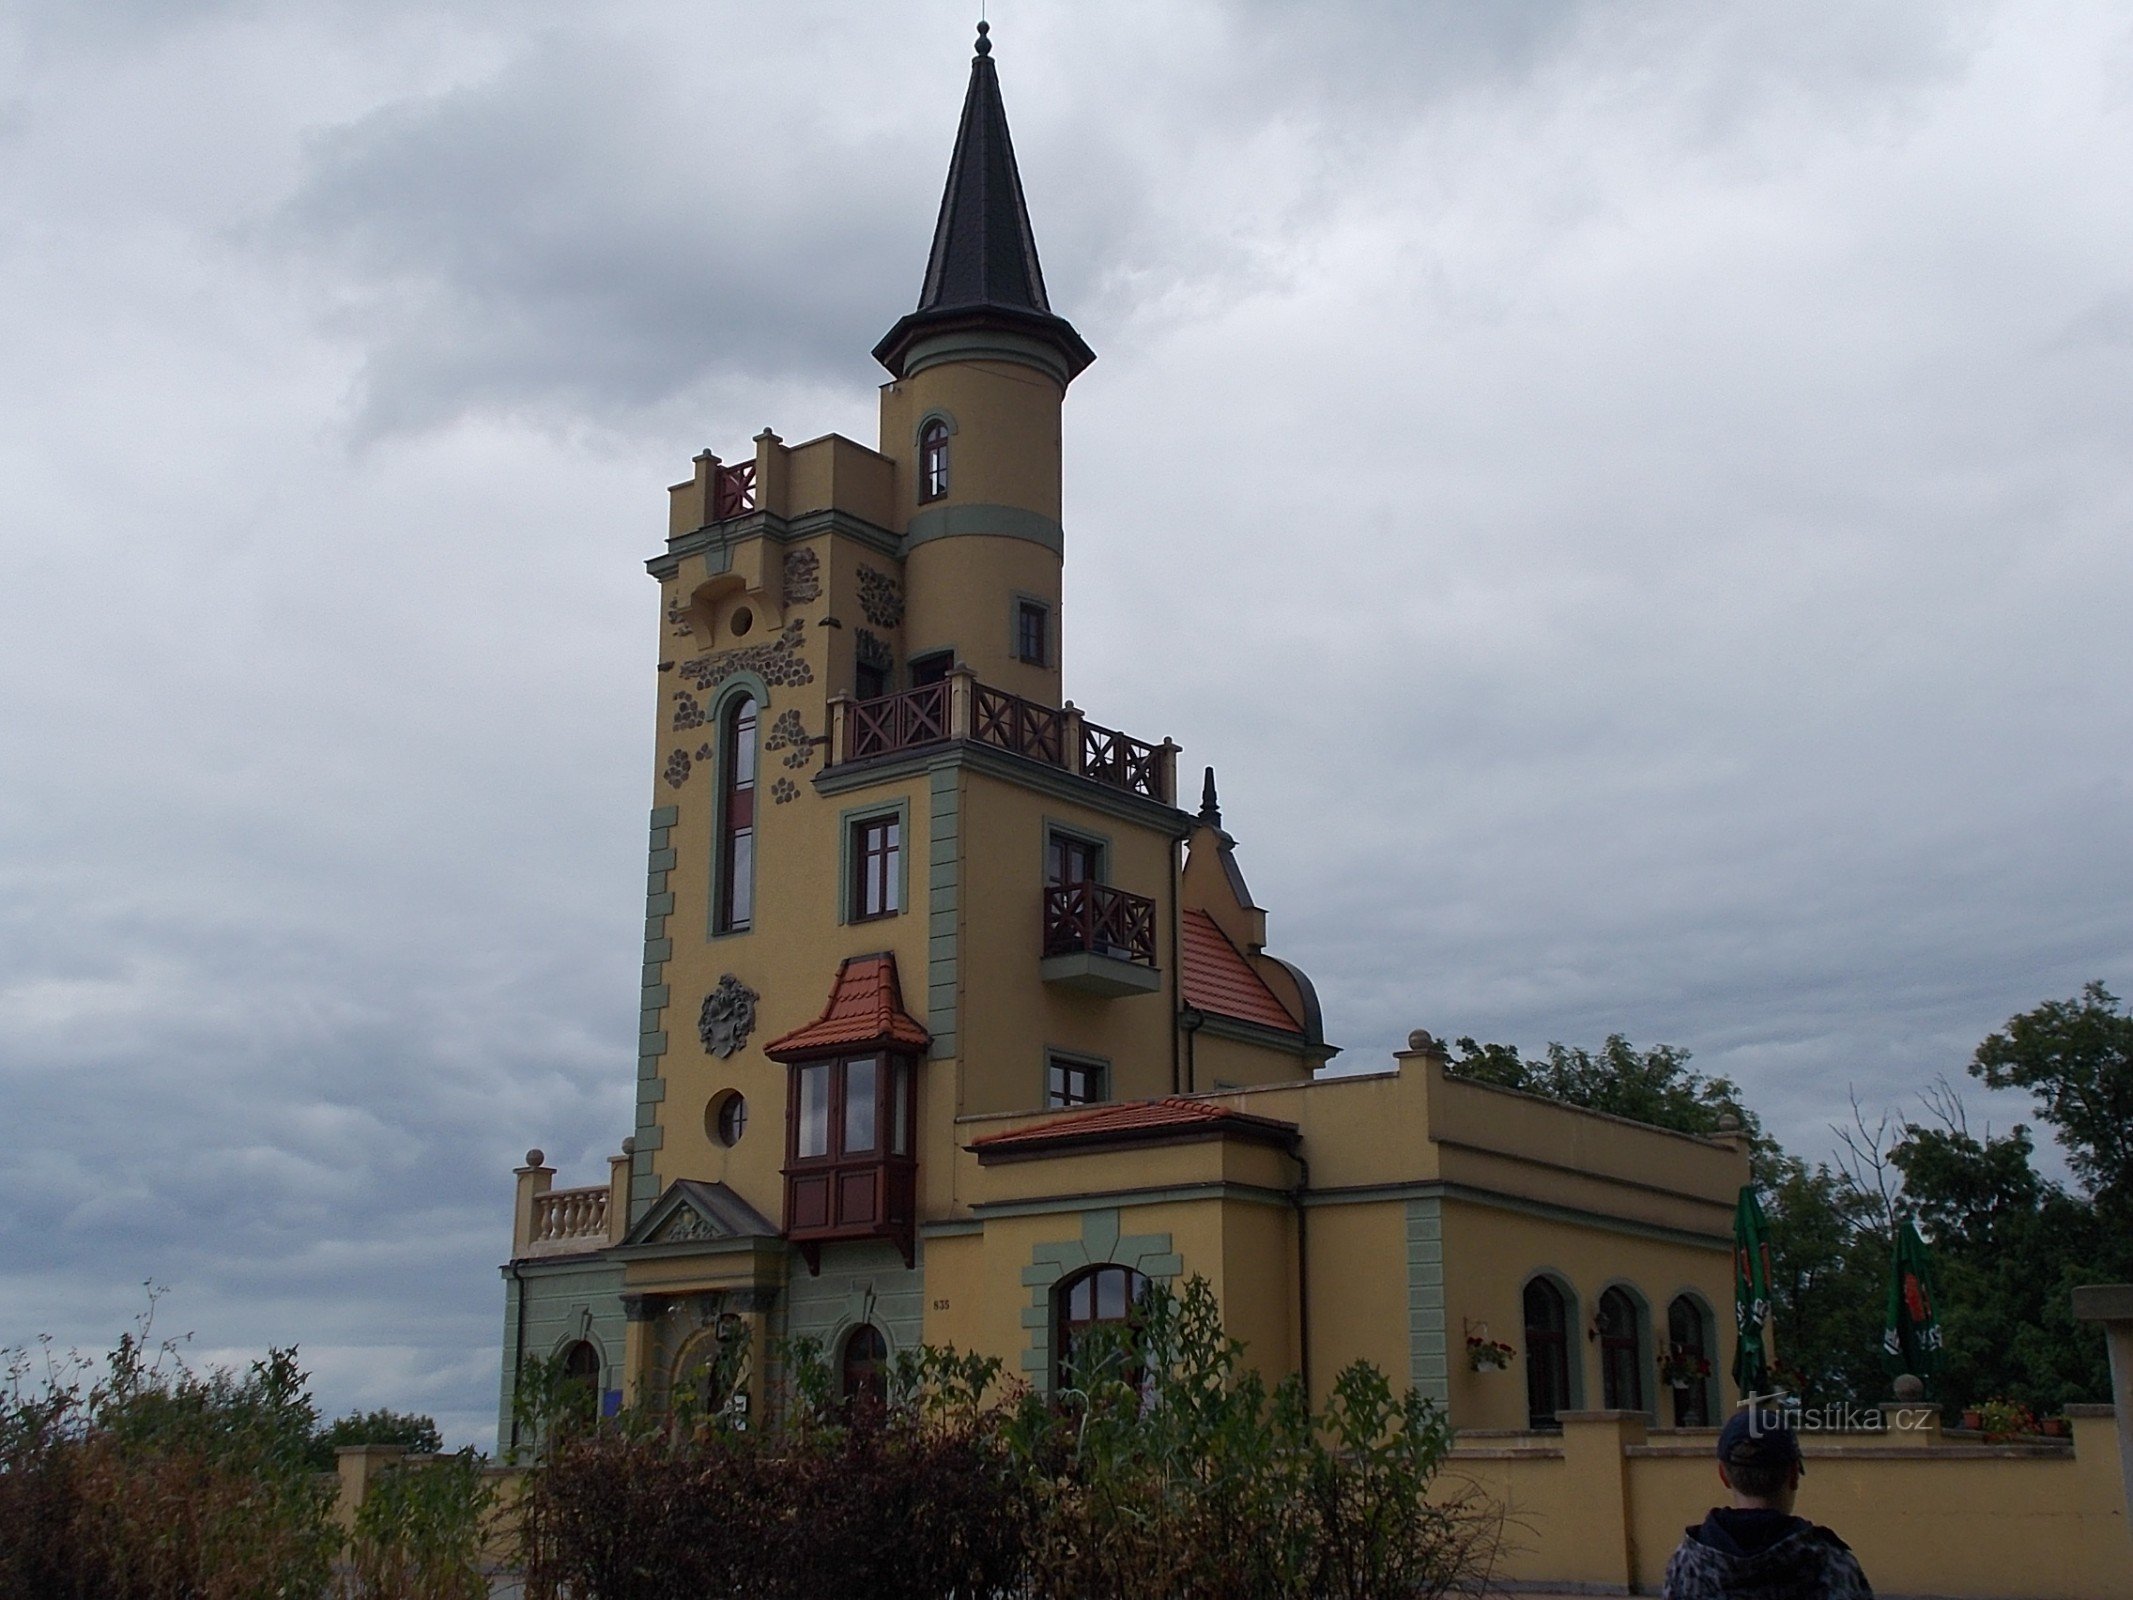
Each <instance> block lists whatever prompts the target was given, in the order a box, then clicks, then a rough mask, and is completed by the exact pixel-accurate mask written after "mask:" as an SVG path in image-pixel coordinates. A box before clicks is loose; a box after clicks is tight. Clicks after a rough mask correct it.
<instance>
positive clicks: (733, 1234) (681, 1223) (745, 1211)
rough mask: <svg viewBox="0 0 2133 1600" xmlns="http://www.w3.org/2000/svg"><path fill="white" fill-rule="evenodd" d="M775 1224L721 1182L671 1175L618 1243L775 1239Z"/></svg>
mask: <svg viewBox="0 0 2133 1600" xmlns="http://www.w3.org/2000/svg"><path fill="white" fill-rule="evenodd" d="M778 1237H779V1235H778V1229H777V1224H776V1223H774V1222H772V1221H771V1220H770V1219H769V1218H768V1217H765V1216H764V1215H763V1214H762V1212H760V1211H758V1210H756V1208H755V1207H754V1206H752V1205H750V1204H749V1203H748V1202H747V1201H745V1200H743V1199H742V1198H741V1197H740V1196H739V1195H737V1194H735V1193H734V1192H733V1191H732V1190H731V1189H729V1188H727V1187H726V1186H725V1185H724V1184H723V1183H700V1182H698V1181H697V1180H696V1179H694V1178H676V1179H675V1180H674V1181H673V1182H672V1183H670V1184H668V1185H667V1188H666V1193H664V1194H662V1195H661V1196H660V1197H659V1198H658V1199H657V1200H655V1201H653V1202H652V1208H651V1210H649V1211H647V1212H646V1213H645V1214H644V1215H643V1216H641V1217H639V1218H638V1219H637V1224H636V1226H635V1227H633V1228H631V1229H630V1231H629V1237H628V1238H626V1239H624V1240H623V1241H622V1244H621V1246H620V1248H621V1249H623V1250H628V1249H630V1248H632V1247H633V1246H639V1245H676V1244H694V1245H716V1244H738V1243H742V1242H747V1241H753V1240H762V1239H776V1238H778Z"/></svg>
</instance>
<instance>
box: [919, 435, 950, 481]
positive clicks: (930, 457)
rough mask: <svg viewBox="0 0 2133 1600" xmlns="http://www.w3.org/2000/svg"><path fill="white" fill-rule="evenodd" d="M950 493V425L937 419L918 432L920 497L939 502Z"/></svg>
mask: <svg viewBox="0 0 2133 1600" xmlns="http://www.w3.org/2000/svg"><path fill="white" fill-rule="evenodd" d="M947 492H948V424H947V423H945V422H943V421H941V419H940V418H939V417H935V418H934V419H933V420H932V421H931V422H929V423H927V424H926V425H925V426H924V427H923V428H921V429H919V432H918V497H919V499H921V500H938V499H940V497H941V496H942V495H944V494H946V493H947Z"/></svg>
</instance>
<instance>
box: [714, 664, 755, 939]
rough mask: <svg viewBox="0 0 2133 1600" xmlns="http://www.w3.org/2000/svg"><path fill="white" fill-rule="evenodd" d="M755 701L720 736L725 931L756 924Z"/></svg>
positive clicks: (719, 901) (721, 917)
mask: <svg viewBox="0 0 2133 1600" xmlns="http://www.w3.org/2000/svg"><path fill="white" fill-rule="evenodd" d="M755 722H756V716H755V701H754V699H753V698H752V697H749V696H746V695H744V696H742V697H741V698H740V699H738V700H736V701H734V702H733V704H732V706H731V707H730V708H729V709H728V710H727V712H726V716H725V721H724V724H723V725H722V727H721V729H720V738H719V807H718V813H719V814H718V835H719V837H718V864H717V874H718V878H717V884H716V902H715V903H716V905H717V915H716V916H715V917H714V918H713V927H714V929H715V931H717V932H719V933H746V932H747V931H748V929H749V928H750V927H752V926H753V925H754V922H755V731H756V730H755Z"/></svg>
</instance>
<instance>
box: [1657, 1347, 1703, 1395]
mask: <svg viewBox="0 0 2133 1600" xmlns="http://www.w3.org/2000/svg"><path fill="white" fill-rule="evenodd" d="M1710 1375H1711V1361H1710V1358H1709V1357H1708V1356H1704V1355H1701V1354H1699V1353H1697V1352H1696V1351H1694V1350H1691V1349H1690V1348H1689V1347H1688V1346H1687V1345H1685V1344H1670V1345H1668V1346H1667V1347H1666V1353H1665V1354H1664V1355H1662V1356H1661V1357H1660V1358H1659V1381H1660V1382H1661V1383H1663V1384H1665V1385H1666V1386H1667V1387H1668V1388H1669V1389H1686V1388H1687V1387H1688V1386H1689V1385H1690V1384H1692V1383H1699V1382H1701V1381H1702V1380H1703V1379H1705V1378H1708V1377H1710Z"/></svg>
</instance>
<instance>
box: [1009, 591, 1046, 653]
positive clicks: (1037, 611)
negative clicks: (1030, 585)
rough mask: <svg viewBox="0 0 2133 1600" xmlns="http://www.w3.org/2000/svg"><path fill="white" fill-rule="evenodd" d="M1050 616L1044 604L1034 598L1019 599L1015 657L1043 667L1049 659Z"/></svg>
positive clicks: (1016, 619)
mask: <svg viewBox="0 0 2133 1600" xmlns="http://www.w3.org/2000/svg"><path fill="white" fill-rule="evenodd" d="M1050 620H1051V619H1050V618H1049V617H1048V616H1047V615H1046V614H1045V609H1044V607H1043V606H1041V605H1039V604H1037V602H1036V601H1034V600H1022V601H1018V602H1017V603H1016V605H1015V659H1016V660H1017V661H1026V662H1028V663H1029V664H1030V665H1031V666H1033V667H1041V666H1043V665H1044V664H1045V662H1046V661H1047V660H1048V659H1049V651H1048V649H1047V646H1048V644H1049V640H1048V639H1047V638H1046V634H1047V632H1048V631H1049V629H1048V627H1047V624H1048V623H1049V622H1050Z"/></svg>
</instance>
